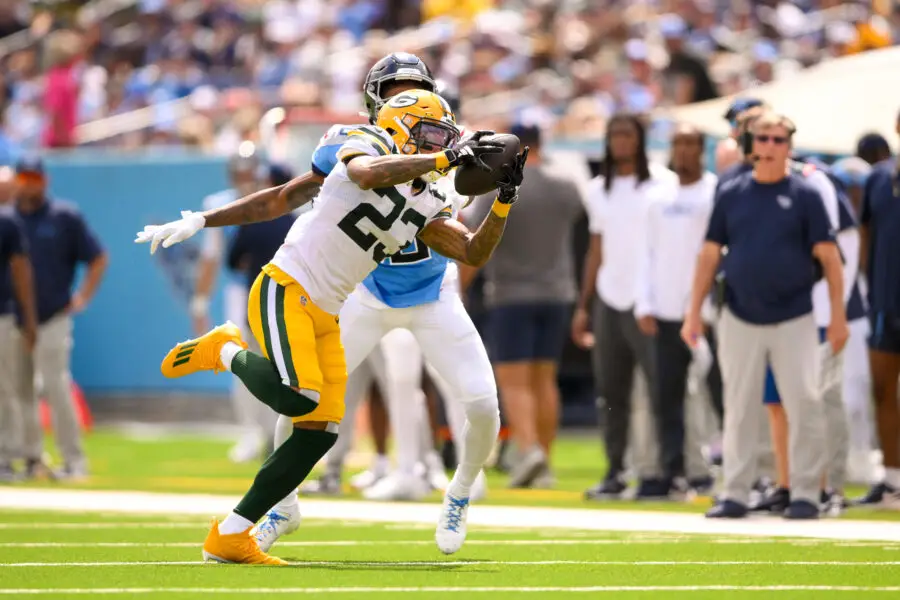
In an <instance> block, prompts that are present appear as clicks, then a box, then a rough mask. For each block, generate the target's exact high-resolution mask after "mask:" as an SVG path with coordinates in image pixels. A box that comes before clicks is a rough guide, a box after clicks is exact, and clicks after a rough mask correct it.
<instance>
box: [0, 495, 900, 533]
mask: <svg viewBox="0 0 900 600" xmlns="http://www.w3.org/2000/svg"><path fill="white" fill-rule="evenodd" d="M234 502H235V497H233V496H226V495H213V494H163V493H151V492H116V491H95V490H60V489H35V488H10V489H4V490H3V494H0V508H25V509H31V510H40V511H82V512H84V511H87V510H94V511H98V512H126V513H132V514H139V515H147V514H178V515H184V516H189V515H197V516H203V517H206V516H208V515H212V514H227V513H229V512H230V511H231V509H232V508H234ZM302 512H303V514H304V516H306V517H308V518H315V519H329V520H334V521H345V522H346V521H365V522H369V523H371V522H389V523H429V524H432V525H433V524H434V523H436V522H437V519H438V516H439V514H438V513H439V512H440V506H439V505H438V504H434V503H427V504H426V503H416V502H366V501H358V500H337V501H335V500H304V501H303V504H302ZM468 519H469V521H468V522H469V525H470V526H479V525H480V526H487V527H510V528H519V529H521V528H523V527H524V528H527V529H532V530H533V529H553V528H562V529H568V530H573V529H575V530H579V531H585V530H591V531H605V532H608V531H617V532H635V531H647V532H655V533H677V534H705V535H714V536H723V535H737V536H743V537H757V538H781V539H779V540H778V541H779V542H781V543H784V542H785V541H787V540H796V539H809V538H815V539H831V540H841V541H861V540H865V541H889V542H897V541H900V523H897V522H888V521H854V520H850V519H833V520H821V521H816V522H807V521H795V522H785V521H784V520H782V519H777V520H773V519H768V518H765V517H755V516H753V517H749V518H746V519H740V520H735V521H728V522H722V520H720V519H704V518H703V516H702V515H701V514H693V513H674V512H654V511H635V510H604V509H595V508H567V509H562V508H546V507H541V508H537V507H524V506H493V505H489V506H485V505H480V504H479V505H477V506H473V507H472V510H471V511H470V512H469V517H468Z"/></svg>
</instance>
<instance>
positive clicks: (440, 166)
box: [434, 150, 450, 171]
mask: <svg viewBox="0 0 900 600" xmlns="http://www.w3.org/2000/svg"><path fill="white" fill-rule="evenodd" d="M449 166H450V158H449V157H448V156H447V151H446V150H445V151H444V152H441V153H440V154H438V155H437V156H435V157H434V169H435V170H436V171H443V170H444V169H446V168H447V167H449Z"/></svg>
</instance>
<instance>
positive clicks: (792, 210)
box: [682, 112, 849, 518]
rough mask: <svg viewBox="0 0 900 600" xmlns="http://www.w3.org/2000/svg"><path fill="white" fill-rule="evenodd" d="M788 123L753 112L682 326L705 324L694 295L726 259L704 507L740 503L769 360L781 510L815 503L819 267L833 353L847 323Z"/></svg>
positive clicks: (837, 271) (747, 484) (689, 334)
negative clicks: (784, 424)
mask: <svg viewBox="0 0 900 600" xmlns="http://www.w3.org/2000/svg"><path fill="white" fill-rule="evenodd" d="M794 131H795V127H794V125H793V123H792V122H791V121H790V120H789V119H787V118H786V117H783V116H780V115H776V114H774V113H770V112H767V113H765V114H763V115H761V116H760V117H759V118H757V119H756V121H755V122H754V123H753V126H752V128H751V133H752V134H753V147H752V151H753V154H754V155H755V156H756V161H755V164H754V167H753V171H751V172H749V173H746V174H744V175H741V176H739V177H735V178H734V179H732V180H730V181H728V182H727V183H726V184H725V185H723V186H722V188H721V189H720V190H719V193H718V199H717V201H716V203H715V207H714V208H713V212H712V215H711V217H710V222H709V228H708V230H707V234H706V242H705V243H704V245H703V248H702V250H701V253H700V257H699V259H698V263H697V271H696V276H695V280H694V286H693V290H692V294H691V303H690V307H689V308H688V313H687V315H686V316H685V322H684V327H683V328H682V337H683V339H684V340H685V342H686V343H687V344H688V345H690V346H692V347H693V346H695V345H696V343H697V340H698V339H699V338H700V336H701V335H703V322H702V320H701V316H700V309H701V305H702V303H703V300H704V299H705V298H706V296H707V294H708V293H709V290H710V287H711V286H712V282H713V278H714V275H715V272H716V268H717V267H718V265H719V263H720V261H724V266H725V272H726V273H727V274H728V275H727V278H726V283H725V286H726V290H725V308H724V309H723V310H722V316H721V319H720V322H719V360H720V364H721V368H722V378H723V382H724V388H725V390H724V392H725V393H724V396H725V397H724V403H725V427H724V430H725V431H724V456H723V467H724V476H725V486H724V493H723V494H722V500H721V502H719V504H717V505H716V506H715V507H714V508H713V509H712V510H710V511H709V512H708V513H707V516H708V517H710V518H723V517H724V518H740V517H743V516H745V515H746V514H747V504H748V501H749V496H750V489H751V486H752V483H753V479H754V472H755V470H756V463H757V457H756V453H755V452H753V451H752V449H754V448H756V447H757V444H758V439H757V436H758V432H759V430H760V425H759V419H760V418H761V416H762V415H761V411H759V401H760V398H761V397H762V396H763V385H764V382H765V373H766V361H767V359H768V361H769V363H770V365H771V367H772V371H773V373H774V375H775V380H776V382H777V384H778V387H779V389H780V390H781V392H782V401H783V403H784V407H785V410H786V411H787V414H788V417H789V423H790V452H789V454H790V479H791V484H792V496H791V505H790V506H789V508H788V510H787V511H786V512H785V517H787V518H817V517H818V514H819V508H818V501H819V484H820V477H821V474H822V472H823V468H824V466H825V465H824V455H825V421H824V409H823V403H822V396H821V393H820V391H819V365H820V362H819V336H818V328H817V327H816V321H815V318H814V316H813V306H812V289H813V285H814V284H815V282H816V281H817V280H818V279H819V278H820V274H824V276H825V279H826V280H827V282H828V289H829V297H830V300H831V306H832V311H831V320H830V323H829V325H828V327H827V329H826V338H827V341H828V342H829V345H830V348H831V351H832V352H833V353H835V354H837V353H838V352H840V351H841V350H842V349H843V347H844V344H845V343H846V341H847V337H848V336H849V332H848V328H847V317H846V312H845V310H844V299H843V272H842V263H841V256H840V252H839V251H838V248H837V245H836V243H835V233H834V229H833V227H832V225H831V220H830V219H829V217H828V214H827V212H826V210H825V206H824V203H823V199H822V197H821V194H820V193H819V192H818V191H817V190H816V189H815V188H813V187H812V186H811V185H810V184H809V183H808V182H807V181H806V180H805V179H804V178H803V177H802V176H798V175H797V174H795V173H792V172H790V170H789V161H790V152H791V138H792V136H793V134H794ZM724 246H727V247H728V253H727V255H726V256H725V257H724V259H723V258H722V248H723V247H724ZM748 449H750V450H751V451H749V452H748Z"/></svg>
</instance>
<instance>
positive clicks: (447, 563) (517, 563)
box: [0, 560, 900, 569]
mask: <svg viewBox="0 0 900 600" xmlns="http://www.w3.org/2000/svg"><path fill="white" fill-rule="evenodd" d="M206 564H208V563H205V562H203V561H181V560H176V561H146V562H145V561H97V562H88V561H84V562H20V563H0V569H8V568H29V569H30V568H42V567H155V566H162V565H166V566H171V565H176V566H177V565H182V566H188V565H206ZM290 564H291V566H295V567H333V566H343V567H348V566H352V567H383V566H390V567H460V566H462V567H480V566H498V565H503V566H504V567H525V566H528V567H531V566H564V565H580V566H583V565H592V566H604V567H683V566H686V567H745V566H754V565H755V566H768V567H774V566H779V567H896V566H900V561H883V562H882V561H839V560H838V561H775V560H732V561H729V560H722V561H715V560H634V561H629V560H430V561H429V560H422V561H418V560H417V561H393V560H391V561H363V560H359V561H357V560H340V561H335V560H304V561H300V562H292V563H290Z"/></svg>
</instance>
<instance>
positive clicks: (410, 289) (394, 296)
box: [312, 125, 468, 308]
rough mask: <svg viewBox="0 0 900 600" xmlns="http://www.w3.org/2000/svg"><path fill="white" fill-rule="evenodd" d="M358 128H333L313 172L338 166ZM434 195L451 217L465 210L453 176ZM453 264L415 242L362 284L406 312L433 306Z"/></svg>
mask: <svg viewBox="0 0 900 600" xmlns="http://www.w3.org/2000/svg"><path fill="white" fill-rule="evenodd" d="M357 127H359V126H358V125H334V126H332V127H331V128H330V129H329V130H328V131H327V132H326V133H325V135H324V136H322V139H321V140H319V145H318V146H316V149H315V151H313V157H312V170H313V172H315V173H317V174H319V175H322V176H327V175H328V174H329V173H331V170H332V169H333V168H334V166H335V165H336V164H337V162H338V160H337V151H338V150H339V149H340V147H341V145H342V144H343V143H344V142H345V141H346V139H347V133H348V132H350V131H352V130H353V129H356V128H357ZM430 187H431V188H432V190H433V193H434V194H436V195H437V196H439V197H441V198H446V200H448V201H449V202H450V204H451V205H452V206H453V216H454V217H455V216H457V215H458V214H459V211H460V210H461V209H462V207H463V206H465V204H466V202H467V201H468V199H467V198H465V197H463V196H460V195H459V194H458V193H456V190H455V189H454V186H453V175H448V176H447V177H442V178H441V179H440V180H438V182H437V183H434V184H430ZM456 273H457V268H456V263H454V262H453V261H451V260H450V259H448V258H447V257H445V256H442V255H440V254H438V253H437V252H434V251H433V250H431V249H430V248H429V247H428V246H426V245H424V244H422V243H421V242H419V241H418V240H413V241H412V243H411V244H409V245H408V246H407V247H405V248H404V249H403V250H401V251H400V252H398V253H396V254H394V255H393V256H389V257H387V258H385V259H384V260H383V261H382V262H381V263H380V264H379V265H378V266H377V267H376V268H375V270H374V271H372V273H371V274H370V275H369V276H368V277H366V279H365V280H364V281H363V285H364V286H365V287H366V289H367V290H369V292H371V293H372V295H373V296H375V297H376V298H377V299H378V300H380V301H381V302H383V303H384V304H385V305H387V306H389V307H390V308H407V307H410V306H419V305H421V304H427V303H429V302H435V301H437V299H438V298H439V297H440V294H441V288H442V287H443V285H444V283H445V281H451V280H453V281H455V276H456Z"/></svg>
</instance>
